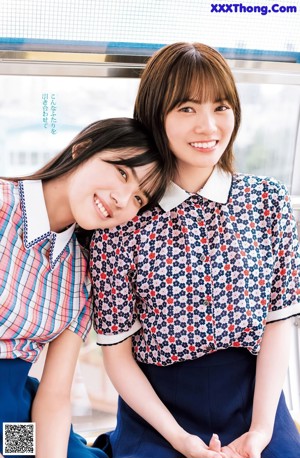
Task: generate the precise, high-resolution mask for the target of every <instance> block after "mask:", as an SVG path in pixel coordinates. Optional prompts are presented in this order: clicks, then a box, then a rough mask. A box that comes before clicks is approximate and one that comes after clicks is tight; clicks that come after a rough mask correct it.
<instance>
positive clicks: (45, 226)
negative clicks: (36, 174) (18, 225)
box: [18, 180, 75, 268]
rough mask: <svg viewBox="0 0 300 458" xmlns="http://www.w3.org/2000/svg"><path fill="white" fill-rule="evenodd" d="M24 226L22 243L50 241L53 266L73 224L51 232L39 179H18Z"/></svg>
mask: <svg viewBox="0 0 300 458" xmlns="http://www.w3.org/2000/svg"><path fill="white" fill-rule="evenodd" d="M18 185H19V193H20V204H21V210H22V216H23V226H24V245H25V248H27V249H28V248H30V247H32V246H33V245H35V244H37V243H38V242H40V241H41V240H45V239H49V240H50V241H51V248H50V263H51V268H54V266H55V264H56V262H57V261H58V260H59V258H60V256H61V254H62V252H63V251H64V249H65V248H66V246H67V244H68V243H69V241H70V238H71V237H72V234H73V232H74V228H75V224H73V225H72V226H70V227H69V228H68V229H66V230H65V231H63V232H60V233H56V232H51V230H50V223H49V218H48V213H47V208H46V203H45V198H44V192H43V186H42V181H41V180H25V181H19V184H18Z"/></svg>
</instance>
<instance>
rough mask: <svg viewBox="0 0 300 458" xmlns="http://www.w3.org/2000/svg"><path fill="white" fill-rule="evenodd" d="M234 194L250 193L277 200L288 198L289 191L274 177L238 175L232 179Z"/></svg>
mask: <svg viewBox="0 0 300 458" xmlns="http://www.w3.org/2000/svg"><path fill="white" fill-rule="evenodd" d="M232 193H233V194H235V193H243V194H244V193H248V194H249V195H253V196H257V197H259V196H260V197H262V198H269V199H270V198H271V199H272V198H275V199H276V200H277V199H278V198H279V199H280V197H284V196H286V195H287V194H288V190H287V188H286V186H285V185H284V184H283V183H281V182H280V181H279V180H277V179H276V178H273V177H269V176H258V175H250V174H243V173H236V174H234V175H233V179H232Z"/></svg>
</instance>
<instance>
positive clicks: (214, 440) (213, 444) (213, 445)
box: [209, 434, 221, 452]
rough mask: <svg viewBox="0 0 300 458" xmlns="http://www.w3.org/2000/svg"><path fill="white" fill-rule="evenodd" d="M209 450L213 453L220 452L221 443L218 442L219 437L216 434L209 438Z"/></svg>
mask: <svg viewBox="0 0 300 458" xmlns="http://www.w3.org/2000/svg"><path fill="white" fill-rule="evenodd" d="M209 449H210V450H213V451H215V452H220V451H221V441H220V439H219V436H218V435H217V434H213V435H212V436H211V439H210V441H209Z"/></svg>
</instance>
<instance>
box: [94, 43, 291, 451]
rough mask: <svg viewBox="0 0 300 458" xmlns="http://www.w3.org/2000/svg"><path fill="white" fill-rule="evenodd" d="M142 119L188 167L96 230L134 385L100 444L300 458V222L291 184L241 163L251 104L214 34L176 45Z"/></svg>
mask: <svg viewBox="0 0 300 458" xmlns="http://www.w3.org/2000/svg"><path fill="white" fill-rule="evenodd" d="M134 116H135V118H136V119H138V120H139V121H140V122H142V123H143V124H144V125H145V126H146V127H147V129H148V130H149V131H151V132H153V136H154V138H155V141H156V144H157V145H158V147H159V149H160V151H161V153H162V154H163V156H164V157H166V158H169V159H168V160H170V162H171V160H172V157H173V158H174V160H175V172H174V174H173V178H172V182H171V183H170V185H169V186H168V189H167V191H166V193H165V195H164V196H163V198H162V199H161V200H160V202H159V205H158V206H157V207H156V208H155V209H152V210H151V211H147V212H143V213H142V214H141V215H140V216H138V217H136V218H135V219H134V220H133V221H131V222H129V223H128V224H126V225H124V226H122V232H121V233H120V232H119V231H118V230H111V231H103V232H101V231H97V232H96V233H95V235H94V237H93V239H92V245H91V272H92V279H93V283H94V290H93V291H94V304H95V329H96V331H97V332H98V343H99V344H100V345H103V347H102V350H103V356H104V361H105V365H106V368H107V371H108V374H109V376H110V378H111V380H112V382H113V383H114V385H115V387H116V389H117V390H118V392H119V394H120V397H119V405H118V414H117V426H116V429H115V430H114V431H113V432H111V433H109V434H107V435H102V436H99V438H98V439H97V440H96V442H95V446H98V447H99V448H102V449H105V450H106V451H107V453H111V456H112V457H113V458H125V457H126V458H128V457H130V458H153V457H154V456H155V457H163V458H179V457H180V458H181V457H185V458H221V457H222V458H260V457H261V458H287V457H289V458H297V457H299V453H300V438H299V433H298V432H297V430H296V427H295V424H294V422H293V420H292V418H291V416H290V414H289V411H288V409H287V406H286V403H285V400H284V395H283V393H282V386H283V382H284V378H285V376H286V372H287V367H288V361H289V344H290V343H289V341H290V339H289V333H290V326H291V319H290V318H291V317H292V316H295V315H297V314H299V313H300V303H299V291H300V289H299V287H300V285H299V265H300V254H299V243H298V238H297V231H296V224H295V220H294V217H293V214H292V208H291V204H290V200H289V196H288V193H287V190H286V188H285V186H284V185H282V184H281V183H279V182H278V181H277V180H275V179H273V178H268V177H258V176H254V175H246V174H242V173H237V172H235V170H234V157H233V144H234V140H235V138H236V135H237V132H238V129H239V125H240V118H241V109H240V102H239V97H238V92H237V89H236V85H235V82H234V78H233V75H232V72H231V70H230V68H229V66H228V64H227V62H226V61H225V60H224V58H223V57H222V56H221V55H220V54H219V53H218V52H217V51H216V50H214V49H212V48H211V47H209V46H206V45H204V44H200V43H194V44H190V43H175V44H172V45H168V46H166V47H164V48H162V49H161V50H159V51H158V52H157V53H156V54H154V55H153V56H152V57H151V58H150V59H149V61H148V63H147V65H146V68H145V70H144V72H143V73H142V76H141V82H140V87H139V91H138V95H137V99H136V104H135V115H134ZM103 271H104V272H105V274H106V275H105V276H101V272H103ZM120 371H122V372H121V374H122V375H121V376H120ZM109 450H110V451H109Z"/></svg>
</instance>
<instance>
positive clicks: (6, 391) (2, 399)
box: [0, 359, 107, 458]
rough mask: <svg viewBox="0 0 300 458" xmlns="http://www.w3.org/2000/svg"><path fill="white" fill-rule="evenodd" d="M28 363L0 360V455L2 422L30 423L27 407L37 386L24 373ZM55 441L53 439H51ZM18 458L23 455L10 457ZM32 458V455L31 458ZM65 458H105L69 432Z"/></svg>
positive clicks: (30, 404)
mask: <svg viewBox="0 0 300 458" xmlns="http://www.w3.org/2000/svg"><path fill="white" fill-rule="evenodd" d="M30 368H31V363H28V362H27V361H24V360H22V359H0V452H1V453H3V436H2V434H3V431H2V424H3V422H30V421H31V406H32V402H33V399H34V397H35V394H36V392H37V389H38V386H39V382H38V380H37V379H35V378H33V377H29V376H28V373H29V370H30ZM53 440H55V438H53ZM10 456H13V457H14V458H22V457H24V455H10ZM31 456H33V455H31ZM68 458H107V455H106V454H105V453H104V452H103V451H102V450H100V449H96V448H91V447H88V446H87V445H86V441H85V439H84V438H83V437H81V436H79V435H78V434H76V433H74V431H73V429H72V428H71V431H70V439H69V446H68Z"/></svg>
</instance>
